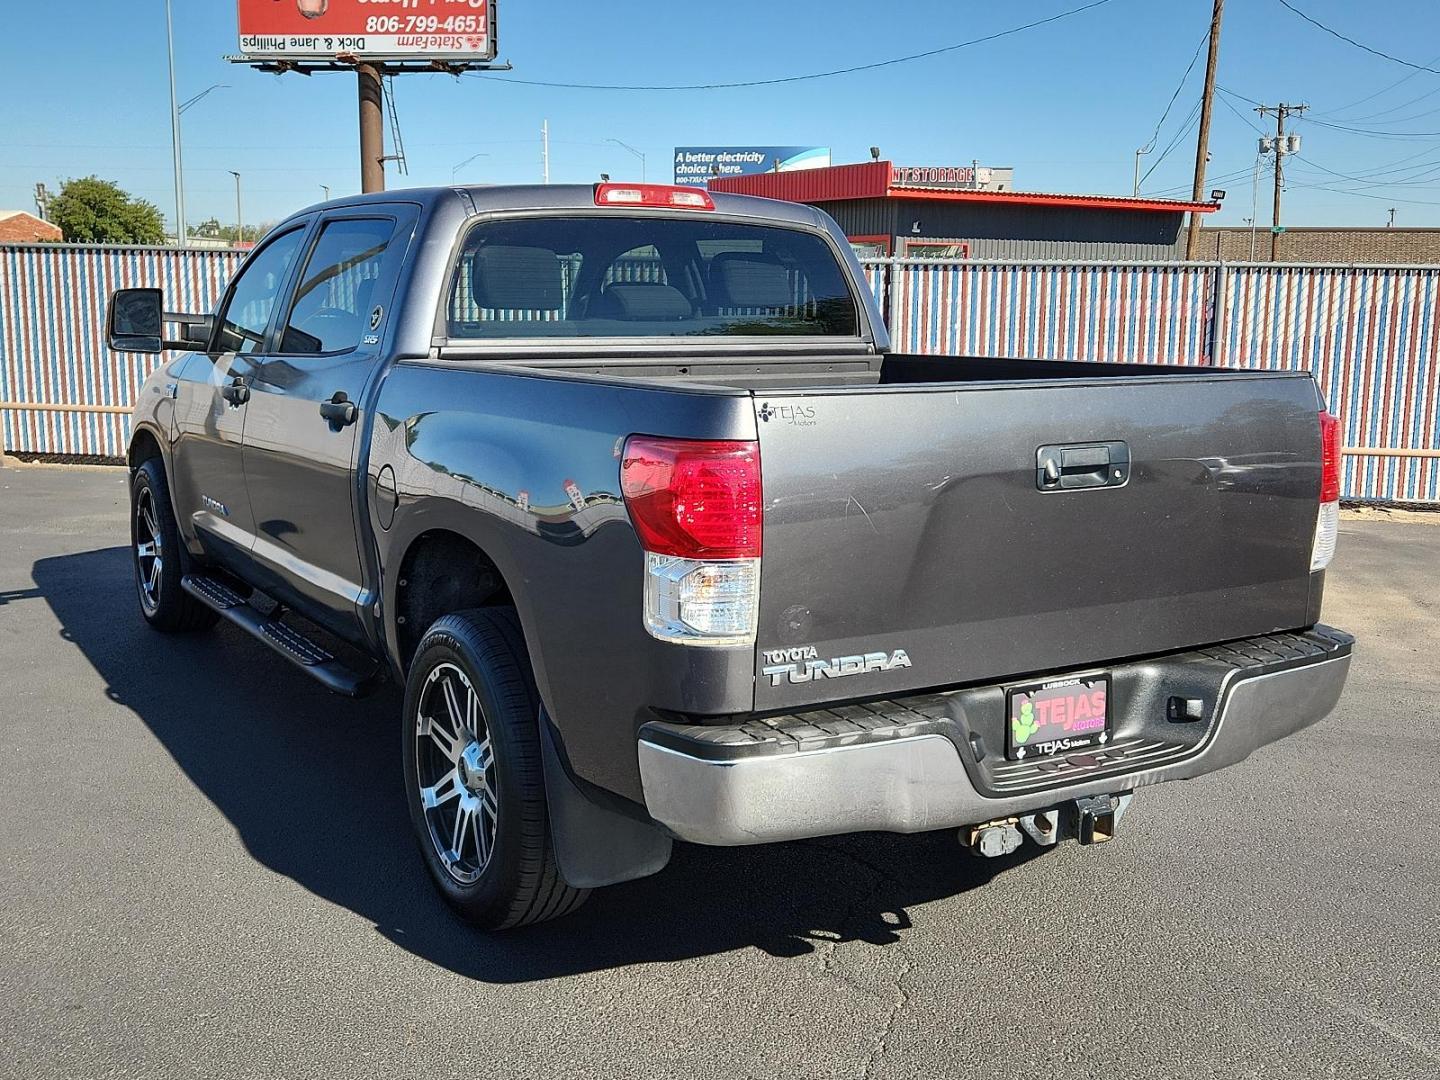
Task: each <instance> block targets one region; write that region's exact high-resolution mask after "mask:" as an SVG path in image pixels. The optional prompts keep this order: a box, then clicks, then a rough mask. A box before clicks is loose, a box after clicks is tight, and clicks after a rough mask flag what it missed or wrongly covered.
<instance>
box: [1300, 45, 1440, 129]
mask: <svg viewBox="0 0 1440 1080" xmlns="http://www.w3.org/2000/svg"><path fill="white" fill-rule="evenodd" d="M1437 61H1440V56H1432V57H1431V58H1430V59H1429V60H1427V61H1425V62H1426V63H1427V64H1433V63H1435V62H1437ZM1419 74H1420V72H1419V71H1412V72H1410V73H1409V74H1408V75H1402V76H1401V77H1400V78H1398V79H1396V80H1395V81H1394V82H1393V83H1391V84H1390V85H1389V86H1382V87H1381V88H1380V89H1379V90H1376V91H1375V92H1374V93H1373V94H1366V95H1365V96H1364V97H1362V98H1356V99H1355V100H1354V101H1352V102H1350V103H1349V104H1348V105H1341V106H1340V107H1339V108H1338V109H1331V110H1330V111H1329V112H1327V113H1325V115H1326V116H1334V115H1335V114H1336V113H1342V112H1344V111H1345V110H1347V109H1353V108H1354V107H1355V106H1356V105H1364V104H1365V102H1367V101H1374V100H1375V99H1376V98H1377V97H1380V96H1381V95H1382V94H1388V93H1389V92H1390V91H1391V90H1394V89H1395V88H1396V87H1397V86H1403V85H1404V84H1405V83H1407V82H1409V81H1410V80H1411V79H1413V78H1415V76H1416V75H1419ZM1356 119H1359V120H1364V119H1366V118H1365V117H1363V116H1361V117H1357V118H1356Z"/></svg>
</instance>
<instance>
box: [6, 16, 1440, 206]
mask: <svg viewBox="0 0 1440 1080" xmlns="http://www.w3.org/2000/svg"><path fill="white" fill-rule="evenodd" d="M1083 2H1084V0H1035V2H1027V3H1012V4H994V3H981V2H978V0H891V2H890V3H886V4H876V3H874V2H873V0H868V2H861V0H828V2H823V3H822V2H818V0H810V2H797V0H790V2H788V3H787V2H776V0H728V2H710V3H700V2H687V0H674V2H669V3H666V2H659V0H630V2H628V3H595V2H590V3H576V2H574V0H538V2H537V0H499V5H500V6H499V21H500V32H499V40H500V55H501V58H502V59H507V60H509V61H511V62H512V63H513V64H514V67H515V71H514V76H515V77H517V78H528V79H537V80H553V81H568V82H597V83H616V82H618V83H646V84H653V83H662V84H670V83H690V82H711V81H731V80H743V79H751V78H769V77H776V76H784V75H794V74H801V73H806V72H813V71H823V70H826V69H830V68H834V67H840V66H846V65H850V64H858V63H866V62H871V61H875V60H880V59H886V58H889V57H893V56H901V55H905V54H908V53H913V52H918V51H921V50H925V49H930V48H935V47H937V46H940V45H945V44H949V43H952V42H959V41H964V40H966V39H970V38H974V37H979V36H982V35H985V34H989V33H993V32H995V31H997V30H1002V29H1005V28H1008V27H1012V26H1015V25H1017V24H1020V23H1025V22H1028V21H1031V20H1034V19H1036V18H1043V17H1044V16H1047V15H1051V14H1054V13H1056V12H1059V11H1063V10H1065V9H1067V8H1071V7H1075V6H1078V5H1080V4H1081V3H1083ZM1291 2H1292V3H1294V4H1295V6H1297V7H1299V8H1301V9H1302V10H1303V11H1305V12H1307V13H1308V14H1310V15H1312V16H1313V17H1315V18H1316V19H1319V20H1320V21H1322V22H1324V23H1327V24H1329V25H1330V26H1332V27H1334V28H1335V29H1337V30H1339V31H1341V32H1343V33H1347V34H1349V35H1350V36H1352V37H1354V38H1356V39H1357V40H1359V41H1361V42H1363V43H1365V44H1367V45H1370V46H1373V47H1374V48H1377V49H1380V50H1383V51H1386V52H1389V53H1392V54H1394V55H1395V56H1398V57H1401V58H1403V59H1406V60H1410V61H1413V62H1414V63H1417V64H1422V65H1426V66H1430V67H1436V68H1440V58H1437V57H1435V56H1434V55H1433V54H1434V53H1440V5H1436V4H1435V3H1434V0H1372V2H1370V3H1366V4H1364V5H1360V4H1356V3H1354V2H1353V0H1291ZM1210 6H1211V5H1210V0H1110V2H1109V3H1106V4H1104V5H1103V6H1101V7H1098V8H1096V9H1094V10H1092V11H1088V12H1085V13H1083V14H1079V15H1076V16H1074V17H1072V18H1069V19H1065V20H1063V21H1061V22H1058V23H1054V24H1052V25H1049V26H1045V27H1041V28H1039V29H1036V30H1031V31H1027V32H1025V33H1022V34H1018V35H1016V36H1013V37H1008V38H1005V39H1002V40H999V41H994V42H990V43H987V44H981V45H976V46H974V47H972V48H967V49H964V50H961V51H959V52H953V53H949V54H946V55H943V56H938V57H934V58H931V59H926V60H920V61H916V62H913V63H908V64H904V65H900V66H897V67H890V68H884V69H881V70H879V71H871V72H865V73H860V74H854V75H846V76H840V77H835V78H828V79H819V80H814V81H810V82H804V83H797V84H790V85H782V86H770V87H758V88H749V89H738V90H715V91H704V92H640V93H633V92H603V91H585V90H565V89H550V88H541V87H529V86H520V85H514V84H506V83H503V82H500V81H499V80H498V79H497V80H493V81H486V80H481V79H475V78H466V79H461V80H458V81H457V80H455V79H452V78H449V77H446V76H443V75H416V76H407V77H405V78H402V79H400V80H398V82H397V98H398V104H399V110H400V117H401V127H402V131H403V134H404V137H405V145H406V150H407V151H408V154H409V159H410V176H409V178H408V180H407V179H405V178H402V177H395V176H393V175H392V177H391V185H392V186H401V185H403V184H407V183H408V184H429V183H448V182H449V181H450V179H451V175H452V169H453V168H454V166H455V165H457V164H458V163H459V162H461V161H463V160H464V159H466V158H468V157H470V156H471V155H472V154H477V153H481V154H485V155H488V156H484V157H478V158H476V159H475V160H474V161H473V162H471V163H470V164H469V165H468V166H466V167H465V168H463V169H461V170H459V174H458V175H459V177H460V178H461V179H464V180H471V181H477V182H529V181H538V180H539V179H540V124H541V121H542V120H544V119H548V120H549V122H550V130H551V140H552V141H551V176H552V179H553V180H556V181H565V180H576V181H590V180H594V179H596V178H597V177H598V174H599V173H600V172H602V171H604V172H609V173H611V174H613V175H614V176H615V177H616V178H617V179H620V178H632V177H635V176H636V174H637V173H638V161H637V160H636V159H635V158H633V157H632V156H630V155H629V154H627V153H626V152H625V151H624V150H621V149H620V148H619V147H618V146H615V145H614V144H611V143H607V142H606V141H605V140H606V139H608V138H616V139H621V140H624V141H625V142H627V143H630V144H631V145H633V146H636V147H638V148H639V149H641V150H643V151H644V152H645V153H646V155H647V156H648V165H649V174H650V178H651V179H652V180H653V179H667V178H668V175H669V159H670V152H671V149H672V148H673V147H674V146H676V145H677V144H679V145H685V144H701V145H705V144H728V143H736V144H744V143H751V144H778V145H818V146H826V145H828V146H830V147H832V148H833V151H834V158H835V160H836V161H837V162H842V161H857V160H861V159H863V158H864V157H866V154H867V148H868V147H869V146H871V145H879V146H880V147H881V148H882V150H883V152H884V154H885V156H887V157H889V158H891V159H892V160H894V161H897V162H900V163H904V164H915V165H920V164H953V163H968V162H969V161H970V160H971V159H972V158H978V159H979V160H980V161H981V163H982V164H993V165H1013V166H1014V167H1015V169H1016V183H1017V186H1018V187H1022V188H1025V189H1031V190H1051V191H1069V192H1102V193H1120V194H1124V193H1128V192H1129V191H1130V189H1131V183H1132V169H1133V163H1134V151H1135V149H1136V147H1138V146H1141V145H1143V144H1145V143H1146V142H1147V141H1148V140H1149V138H1150V135H1151V132H1152V131H1153V130H1154V128H1155V124H1156V122H1157V120H1159V118H1160V115H1161V113H1162V111H1163V110H1164V108H1165V105H1166V102H1167V100H1168V99H1169V98H1170V96H1171V94H1172V92H1173V91H1174V90H1175V87H1176V85H1177V84H1178V83H1179V81H1180V77H1181V73H1182V72H1183V71H1184V70H1185V67H1186V65H1187V64H1188V63H1189V62H1190V60H1191V57H1192V56H1193V55H1194V53H1195V50H1196V47H1197V45H1198V44H1199V42H1200V40H1201V38H1202V36H1203V35H1204V33H1205V29H1206V25H1207V23H1208V20H1209V14H1210ZM7 7H9V8H11V9H12V10H10V11H7V14H6V16H5V25H6V35H5V38H4V40H3V41H0V96H3V100H4V102H5V111H6V118H5V123H4V125H3V131H4V135H3V140H0V208H24V209H33V200H32V197H31V192H32V189H33V186H34V184H35V182H36V181H38V180H43V181H46V182H47V183H48V184H50V186H51V188H52V189H58V186H59V183H60V182H61V181H63V180H64V179H65V178H67V177H73V176H83V175H87V174H90V173H95V174H98V175H100V176H103V177H106V178H110V179H113V180H116V181H118V182H119V183H120V184H121V185H123V186H124V187H126V188H128V189H130V190H132V191H134V192H136V193H138V194H140V195H143V196H144V197H146V198H148V199H150V200H152V201H154V202H155V203H156V204H157V205H159V206H160V207H161V208H162V210H164V211H165V213H166V215H167V217H168V216H170V215H172V214H173V207H174V200H173V196H172V194H171V190H172V188H171V165H170V117H169V96H168V89H167V82H166V66H165V22H164V4H163V2H162V0H118V2H117V0H70V2H69V3H67V4H64V5H63V6H62V5H57V4H45V3H23V4H20V3H16V4H11V5H7ZM1227 7H1228V10H1227V12H1226V21H1225V26H1224V31H1223V34H1222V37H1221V61H1220V79H1219V81H1220V83H1221V85H1223V86H1225V87H1228V88H1229V89H1230V90H1231V91H1233V92H1234V93H1236V94H1239V95H1242V96H1243V97H1246V98H1252V99H1255V100H1257V101H1264V102H1270V103H1273V102H1275V101H1277V100H1284V101H1287V102H1302V101H1303V102H1308V103H1309V104H1310V105H1311V106H1312V107H1313V113H1312V115H1313V116H1314V118H1315V120H1316V121H1323V122H1324V123H1326V124H1332V125H1333V124H1339V125H1341V126H1343V127H1348V128H1354V129H1359V130H1354V131H1345V130H1339V129H1338V128H1336V127H1333V126H1331V127H1327V126H1322V125H1321V124H1320V123H1316V122H1302V123H1300V124H1298V125H1297V127H1296V130H1298V131H1299V132H1301V133H1302V134H1303V136H1304V139H1305V144H1304V148H1303V151H1302V155H1303V158H1304V159H1305V160H1291V161H1290V162H1289V164H1288V167H1287V178H1288V179H1289V180H1290V182H1291V186H1290V188H1289V190H1288V194H1287V196H1286V221H1287V223H1288V224H1293V225H1301V224H1346V225H1379V224H1383V223H1384V222H1385V220H1386V217H1387V210H1388V208H1389V207H1391V206H1394V207H1396V209H1397V214H1396V223H1397V224H1400V225H1430V226H1440V75H1437V74H1433V73H1430V72H1425V71H1415V70H1414V69H1411V68H1406V67H1403V66H1401V65H1399V64H1397V63H1394V62H1391V61H1388V60H1384V59H1381V58H1379V57H1376V56H1372V55H1368V54H1366V53H1364V52H1362V51H1361V50H1359V49H1358V48H1356V47H1354V46H1352V45H1348V44H1345V43H1343V42H1341V41H1338V40H1336V39H1335V38H1333V37H1330V36H1328V35H1326V34H1325V33H1323V32H1322V31H1320V30H1318V29H1316V28H1315V27H1313V26H1310V25H1307V24H1306V23H1305V22H1303V21H1302V20H1301V19H1300V18H1298V17H1297V16H1295V15H1294V14H1292V13H1291V12H1290V11H1287V10H1286V9H1285V8H1284V7H1283V6H1281V4H1280V3H1279V0H1230V2H1229V4H1228V5H1227ZM175 23H176V25H175V33H176V39H177V49H178V51H179V54H180V59H179V78H180V95H181V97H182V98H186V97H189V96H191V95H193V94H196V93H198V92H200V91H202V90H204V89H205V88H206V87H207V86H209V85H211V84H212V83H224V84H228V88H227V89H221V90H216V91H215V92H214V93H212V94H210V95H209V96H208V97H207V98H205V100H203V101H201V102H200V103H198V104H197V105H195V106H194V107H193V108H192V109H190V110H189V112H187V113H186V114H185V118H184V131H185V166H186V190H187V197H188V200H189V203H188V207H187V210H188V214H187V216H188V217H189V218H190V219H191V222H192V224H193V223H194V222H198V221H200V220H202V219H204V218H207V217H210V216H212V215H214V216H218V217H219V218H220V219H221V220H222V221H226V222H229V221H233V219H234V216H235V212H234V187H233V181H232V180H231V178H230V176H229V172H228V170H231V169H237V170H239V171H241V172H242V173H243V174H244V190H245V202H246V218H247V220H249V221H250V222H252V223H253V222H255V221H257V220H264V219H272V220H273V219H275V218H277V217H279V216H281V215H283V214H285V213H287V212H289V211H290V210H292V209H295V208H297V207H299V206H303V205H306V204H308V203H310V202H313V201H316V200H318V199H319V198H320V197H321V190H320V185H322V184H329V185H331V187H332V188H333V189H334V190H335V192H336V193H337V194H339V193H342V192H346V191H351V190H354V189H355V188H356V187H358V168H357V164H356V158H357V150H356V118H355V111H356V109H355V81H354V78H353V77H352V76H350V75H348V74H346V75H316V76H314V77H313V78H304V77H302V76H296V75H287V76H284V77H280V78H277V77H275V76H271V75H263V74H260V73H258V72H256V71H253V70H251V69H249V68H246V67H242V66H232V65H230V64H227V63H225V62H224V61H223V60H222V59H221V57H222V56H223V55H224V54H226V53H230V52H233V51H235V48H236V29H235V14H234V5H233V4H232V3H227V2H226V0H175ZM52 42H54V44H53V45H52V44H51V43H52ZM1203 68H1204V57H1203V56H1201V57H1200V59H1199V60H1198V62H1197V63H1196V64H1195V68H1194V70H1193V71H1192V72H1191V75H1190V77H1189V81H1188V82H1187V83H1186V85H1185V88H1184V90H1183V91H1182V92H1181V96H1180V98H1179V100H1178V101H1177V102H1176V104H1175V107H1174V109H1173V110H1172V111H1171V114H1170V116H1169V118H1168V119H1167V120H1166V122H1165V124H1164V126H1163V127H1162V129H1161V132H1160V137H1159V143H1158V148H1157V150H1156V151H1155V152H1154V153H1152V154H1151V155H1149V156H1148V157H1147V158H1146V159H1145V165H1144V168H1147V169H1148V168H1149V167H1150V164H1151V163H1153V162H1154V161H1155V159H1156V158H1157V157H1158V156H1159V151H1160V150H1161V149H1163V148H1164V147H1165V145H1166V144H1167V143H1168V142H1170V140H1171V138H1172V137H1173V136H1174V135H1175V134H1176V133H1177V132H1178V131H1179V130H1180V129H1181V125H1182V124H1183V123H1184V122H1185V121H1186V119H1187V117H1188V115H1189V113H1190V111H1191V109H1192V107H1193V106H1194V105H1195V103H1196V102H1197V101H1198V96H1199V90H1200V81H1201V75H1202V72H1203ZM1399 80H1404V81H1403V82H1400V83H1399V85H1396V86H1392V84H1394V83H1396V82H1397V81H1399ZM1372 94H1373V95H1375V96H1373V97H1370V98H1369V100H1365V101H1360V102H1359V103H1358V104H1352V103H1355V102H1356V101H1357V99H1362V98H1366V97H1367V96H1369V95H1372ZM1228 100H1229V103H1230V104H1231V105H1233V106H1234V107H1235V109H1236V110H1237V111H1238V113H1239V114H1240V115H1239V116H1237V115H1236V112H1232V111H1231V110H1230V108H1227V107H1226V106H1225V105H1223V104H1222V105H1218V106H1217V109H1216V119H1215V129H1214V132H1213V135H1212V140H1211V151H1212V161H1211V170H1210V173H1211V176H1212V177H1213V178H1224V179H1221V180H1220V181H1219V182H1220V183H1221V186H1223V187H1225V188H1226V189H1227V190H1228V192H1229V199H1228V201H1227V204H1226V209H1225V210H1224V211H1223V212H1222V215H1220V216H1219V217H1218V219H1212V220H1217V221H1218V222H1221V223H1226V224H1236V225H1238V224H1240V223H1241V219H1242V218H1244V217H1246V216H1248V215H1249V214H1250V189H1251V183H1250V171H1249V170H1250V167H1251V165H1252V163H1253V161H1254V159H1255V135H1256V133H1255V131H1253V130H1252V129H1251V127H1250V126H1248V124H1249V123H1256V122H1258V121H1257V118H1256V117H1255V114H1254V113H1253V111H1251V106H1250V105H1249V104H1247V103H1246V102H1244V101H1241V100H1238V99H1234V98H1231V99H1228ZM1242 117H1243V119H1242ZM1267 123H1273V121H1267ZM1379 132H1387V133H1417V136H1418V137H1409V136H1407V137H1390V136H1388V135H1380V134H1377V133H1379ZM1426 133H1428V134H1426ZM1193 157H1194V137H1193V134H1191V135H1186V136H1185V137H1184V138H1183V139H1182V140H1181V141H1180V142H1179V143H1178V144H1177V145H1176V148H1175V149H1174V150H1173V151H1172V152H1171V154H1170V155H1169V157H1168V158H1166V159H1165V160H1164V161H1163V162H1162V163H1161V164H1160V165H1159V166H1158V167H1157V168H1156V169H1155V171H1154V173H1153V175H1151V176H1150V178H1149V179H1148V180H1147V181H1146V184H1145V189H1146V190H1147V191H1154V192H1167V193H1168V192H1174V193H1179V192H1180V191H1181V190H1182V189H1188V185H1189V179H1188V178H1189V170H1190V168H1191V166H1192V164H1193ZM1324 169H1329V170H1333V173H1343V174H1348V175H1349V176H1352V177H1361V178H1362V179H1361V180H1359V181H1356V180H1350V179H1342V178H1340V177H1339V176H1336V175H1333V173H1327V172H1325V171H1323V170H1324ZM1383 170H1390V171H1383ZM1381 181H1385V182H1394V181H1400V183H1397V184H1395V185H1394V186H1377V184H1378V183H1379V182H1381ZM1268 185H1269V178H1268V176H1262V178H1261V199H1260V205H1261V220H1262V222H1263V221H1268V205H1269V203H1268V191H1269V187H1268ZM1302 185H1305V186H1302ZM1325 188H1338V189H1344V190H1345V191H1348V192H1359V193H1361V194H1346V193H1341V192H1340V191H1335V190H1325ZM1187 193H1188V192H1187Z"/></svg>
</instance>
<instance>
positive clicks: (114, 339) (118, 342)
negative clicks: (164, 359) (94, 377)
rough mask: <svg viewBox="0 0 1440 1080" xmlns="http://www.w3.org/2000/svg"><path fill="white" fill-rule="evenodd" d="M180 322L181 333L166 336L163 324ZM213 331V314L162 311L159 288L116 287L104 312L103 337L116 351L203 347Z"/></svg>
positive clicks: (151, 351) (208, 343)
mask: <svg viewBox="0 0 1440 1080" xmlns="http://www.w3.org/2000/svg"><path fill="white" fill-rule="evenodd" d="M167 322H168V323H179V324H180V336H179V338H176V339H171V338H167V337H166V336H165V324H166V323H167ZM214 330H215V317H214V316H213V315H190V314H184V313H178V312H171V311H166V310H165V294H164V293H163V292H162V291H161V290H159V289H116V290H115V291H114V292H113V293H111V294H110V306H109V310H108V311H107V312H106V315H105V337H106V340H107V341H108V342H109V345H110V348H112V349H114V350H115V351H116V352H132V353H158V352H164V351H165V350H166V349H206V348H209V346H210V337H211V335H212V334H213V333H214Z"/></svg>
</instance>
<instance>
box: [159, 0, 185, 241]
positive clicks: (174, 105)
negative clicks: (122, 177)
mask: <svg viewBox="0 0 1440 1080" xmlns="http://www.w3.org/2000/svg"><path fill="white" fill-rule="evenodd" d="M165 47H166V50H167V52H168V53H169V56H170V142H171V146H172V152H173V155H174V158H175V241H176V243H177V244H179V245H180V246H181V247H182V248H184V247H189V246H190V242H189V239H188V237H186V235H185V166H184V163H183V162H182V161H181V155H180V99H179V97H178V96H177V94H176V92H175V27H174V25H173V23H172V20H171V18H170V0H165Z"/></svg>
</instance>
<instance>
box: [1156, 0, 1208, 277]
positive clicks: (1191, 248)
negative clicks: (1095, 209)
mask: <svg viewBox="0 0 1440 1080" xmlns="http://www.w3.org/2000/svg"><path fill="white" fill-rule="evenodd" d="M1224 12H1225V0H1215V8H1214V10H1213V11H1212V12H1211V15H1210V55H1209V58H1208V59H1207V60H1206V61H1205V91H1204V94H1203V95H1202V96H1201V98H1200V138H1199V139H1198V140H1197V141H1196V144H1195V184H1194V187H1193V188H1192V189H1191V201H1192V202H1197V203H1198V202H1199V201H1200V199H1201V197H1202V196H1204V194H1205V166H1206V165H1208V164H1209V162H1210V112H1211V109H1212V108H1213V107H1214V105H1215V65H1216V64H1217V63H1218V62H1219V59H1220V17H1221V15H1223V14H1224ZM1135 160H1136V165H1137V168H1138V165H1139V160H1140V159H1139V158H1136V159H1135ZM1199 247H1200V214H1199V213H1198V212H1197V211H1194V210H1192V211H1190V236H1189V239H1188V241H1187V242H1186V244H1185V257H1186V258H1187V259H1193V258H1195V257H1196V254H1197V252H1198V249H1199Z"/></svg>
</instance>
